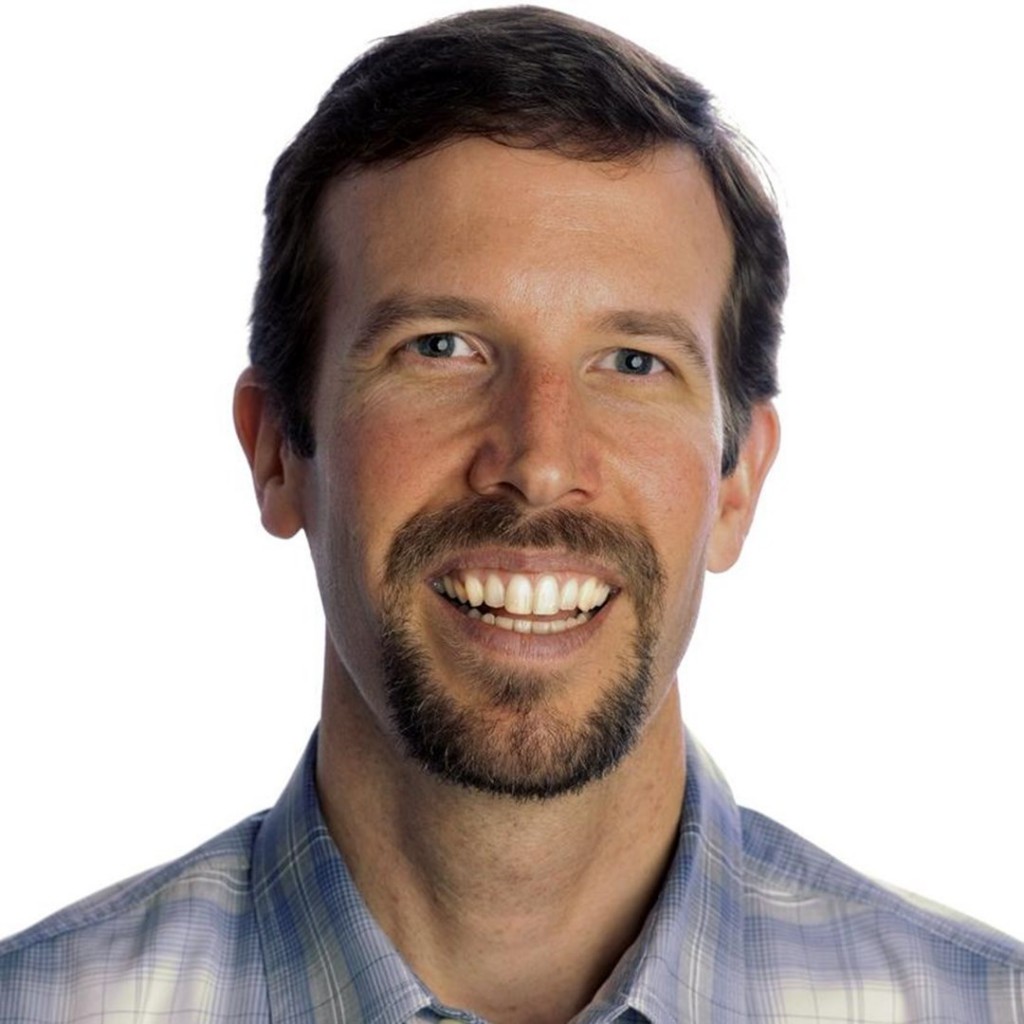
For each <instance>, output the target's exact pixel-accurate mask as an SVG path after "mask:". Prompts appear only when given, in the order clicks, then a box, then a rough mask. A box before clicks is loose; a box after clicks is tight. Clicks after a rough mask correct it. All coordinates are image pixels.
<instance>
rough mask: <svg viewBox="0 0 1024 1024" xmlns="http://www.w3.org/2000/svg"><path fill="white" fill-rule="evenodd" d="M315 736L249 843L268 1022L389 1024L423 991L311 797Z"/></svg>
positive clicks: (424, 999)
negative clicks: (359, 887) (359, 886)
mask: <svg viewBox="0 0 1024 1024" xmlns="http://www.w3.org/2000/svg"><path fill="white" fill-rule="evenodd" d="M315 766H316V733H314V734H313V738H312V739H311V740H310V743H309V746H308V747H307V748H306V753H305V755H304V756H303V759H302V761H301V762H300V763H299V766H298V768H297V769H296V770H295V774H294V775H293V776H292V778H291V781H290V782H289V783H288V785H287V786H286V787H285V790H284V793H282V795H281V798H280V800H278V802H277V804H276V805H275V806H274V808H273V809H272V810H271V811H270V813H269V814H268V815H267V817H266V818H265V819H264V821H263V823H262V825H261V826H260V830H259V834H258V835H257V837H256V841H255V844H254V847H253V862H252V871H253V879H252V882H253V898H254V900H255V906H256V915H257V921H258V927H259V931H260V939H261V942H262V945H263V957H264V963H265V966H266V972H267V988H268V999H269V1003H270V1012H271V1020H272V1021H274V1022H275V1024H280V1022H284V1021H298V1020H301V1021H316V1022H317V1024H319V1022H321V1021H323V1022H331V1024H338V1022H345V1024H397V1022H399V1021H407V1020H409V1019H410V1018H412V1017H413V1016H414V1015H415V1014H416V1013H417V1011H419V1010H420V1009H422V1008H424V1007H426V1006H428V1005H429V1004H430V1001H431V999H430V993H429V992H428V990H427V989H426V987H425V986H424V985H423V984H422V982H420V981H419V979H418V978H417V977H416V976H415V975H414V974H413V972H412V971H411V970H410V969H409V967H408V966H407V965H406V964H405V962H404V961H403V960H402V958H401V956H399V954H398V952H397V950H396V949H395V947H394V946H393V945H392V944H391V942H390V940H389V939H388V938H387V936H386V935H385V934H384V933H383V932H382V931H381V929H380V928H379V927H378V925H377V923H376V922H375V921H374V919H373V917H372V916H371V915H370V912H369V910H368V909H367V907H366V904H365V903H364V902H363V899H362V897H361V896H360V895H359V892H358V891H357V890H356V887H355V884H354V883H353V881H352V878H351V876H350V875H349V872H348V869H347V868H346V866H345V862H344V861H343V860H342V858H341V854H340V853H339V852H338V848H337V847H336V846H335V845H334V841H333V840H332V839H331V836H330V834H329V833H328V831H327V825H326V823H325V822H324V819H323V815H322V814H321V813H320V804H319V800H318V798H317V794H316V784H315V781H314V780H315Z"/></svg>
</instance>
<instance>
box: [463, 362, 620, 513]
mask: <svg viewBox="0 0 1024 1024" xmlns="http://www.w3.org/2000/svg"><path fill="white" fill-rule="evenodd" d="M488 412H489V421H488V422H487V423H486V424H485V425H484V427H483V430H482V432H481V441H480V444H479V446H478V447H477V449H476V450H475V453H474V457H473V462H472V464H471V466H470V470H469V484H470V486H471V487H472V488H473V490H474V491H476V493H478V494H481V495H487V496H499V495H503V496H506V497H512V498H514V499H516V500H518V501H521V502H523V503H525V504H526V505H529V506H532V507H535V508H542V507H545V506H552V505H574V506H579V505H584V504H586V503H588V502H590V501H592V500H593V499H594V497H595V496H596V495H597V493H598V491H599V489H600V465H599V458H598V451H597V449H598V445H597V444H596V438H595V437H594V434H593V431H592V430H591V427H590V422H589V418H588V410H587V408H586V403H585V402H584V400H583V395H582V394H581V386H580V382H579V380H578V378H577V377H576V375H575V374H574V372H573V371H572V370H571V369H568V368H566V369H563V368H560V367H555V366H552V365H546V366H537V367H527V366H522V367H519V368H517V370H516V372H514V373H510V374H509V375H508V377H507V379H506V380H504V381H502V382H501V383H500V384H496V389H495V393H494V400H493V402H492V403H491V405H490V408H489V410H488Z"/></svg>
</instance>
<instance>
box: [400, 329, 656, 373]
mask: <svg viewBox="0 0 1024 1024" xmlns="http://www.w3.org/2000/svg"><path fill="white" fill-rule="evenodd" d="M442 341H446V342H448V344H449V346H450V347H449V348H448V349H447V350H444V349H442V350H441V351H438V350H436V349H433V350H432V349H430V348H428V346H430V345H431V344H435V343H439V342H442ZM460 342H461V344H462V345H463V346H465V348H466V349H467V353H466V354H467V355H476V354H477V353H476V350H475V349H473V348H472V346H470V344H469V342H467V341H466V340H465V338H464V337H463V336H462V335H461V334H459V333H458V332H457V331H431V332H430V333H429V334H421V335H419V336H418V337H416V338H413V339H412V341H409V342H407V343H406V345H405V346H404V348H405V349H406V350H407V351H412V352H415V353H416V354H418V355H419V356H421V357H422V358H424V359H430V360H437V361H439V362H440V361H444V360H447V359H449V358H452V357H453V356H454V355H455V352H454V349H455V347H456V345H457V344H458V343H460ZM609 360H611V361H612V362H613V364H614V367H607V366H603V365H602V364H605V363H607V362H608V361H609ZM637 360H640V361H641V363H642V364H643V366H644V367H645V369H644V370H643V371H641V372H637V371H638V369H639V368H637V367H636V366H635V363H636V362H637ZM631 363H632V364H634V366H633V367H630V364H631ZM597 366H598V368H601V369H611V368H614V369H615V370H616V371H617V372H619V373H621V374H622V375H623V376H624V377H650V376H656V375H658V374H661V373H667V372H669V368H668V366H666V364H665V363H664V362H663V361H662V360H661V359H659V358H658V357H657V356H656V355H653V354H651V353H650V352H644V351H642V350H641V349H635V348H617V349H614V350H613V351H612V352H610V353H609V354H608V355H606V356H604V357H603V358H602V359H601V360H600V362H598V364H597Z"/></svg>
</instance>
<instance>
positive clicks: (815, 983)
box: [0, 738, 1024, 1024]
mask: <svg viewBox="0 0 1024 1024" xmlns="http://www.w3.org/2000/svg"><path fill="white" fill-rule="evenodd" d="M687 750H688V754H687V769H688V778H687V784H686V795H685V800H684V815H683V821H682V824H681V828H680V838H679V847H678V852H677V854H676V858H675V861H674V863H673V865H672V867H671V869H670V872H669V874H668V876H667V878H666V880H665V884H664V888H663V890H662V892H661V895H660V897H659V899H658V902H657V904H656V906H655V908H654V910H653V911H652V912H651V914H650V917H649V918H648V920H647V923H646V925H645V927H644V929H643V932H642V933H641V935H640V937H639V938H638V939H637V941H636V942H635V943H634V945H633V946H632V947H631V948H630V949H629V950H628V951H627V952H626V954H625V955H624V956H623V958H622V960H621V961H620V963H619V965H618V967H617V968H616V969H615V971H614V973H613V974H612V976H611V978H610V979H609V980H608V982H607V983H606V984H605V985H604V986H603V987H602V990H601V993H600V994H599V996H598V997H597V998H596V999H595V1001H594V1002H593V1003H592V1004H591V1005H590V1006H589V1007H588V1008H587V1009H586V1010H584V1011H583V1012H582V1013H581V1014H580V1015H579V1017H578V1018H577V1020H578V1021H579V1022H580V1024H583V1022H585V1024H598V1022H605V1021H613V1020H615V1021H619V1022H621V1024H637V1022H651V1024H669V1022H679V1021H686V1022H692V1024H740V1022H746V1021H750V1022H760V1024H767V1022H782V1021H786V1022H790V1024H798V1022H799V1024H809V1022H822V1024H823V1022H844V1024H854V1022H856V1024H897V1022H901V1024H910V1022H915V1024H926V1022H927V1024H953V1022H956V1024H1024V947H1022V946H1020V945H1019V944H1017V943H1015V942H1013V941H1012V940H1010V939H1007V938H1005V937H1003V936H1001V935H999V934H998V933H996V932H993V931H990V930H989V929H987V928H985V927H983V926H981V925H978V924H975V923H974V922H971V921H969V920H967V919H964V918H961V917H959V916H955V915H953V914H951V913H949V912H948V911H945V910H941V909H938V908H935V907H933V906H930V905H925V904H923V903H922V902H920V901H918V900H916V899H912V898H908V897H907V896H905V895H901V894H897V893H895V892H893V891H891V890H889V889H886V888H883V887H882V886H880V885H878V884H876V883H874V882H872V881H869V880H868V879H866V878H864V877H862V876H861V875H858V874H856V873H855V872H853V871H851V870H850V869H848V868H846V867H844V866H843V865H842V864H840V863H838V862H837V861H835V860H834V859H832V858H831V857H829V856H827V855H826V854H824V853H822V852H821V851H820V850H818V849H816V848H814V847H812V846H811V845H810V844H808V843H806V842H805V841H803V840H802V839H800V838H799V837H798V836H795V835H793V834H792V833H791V832H788V831H786V830H785V829H783V828H782V827H781V826H779V825H777V824H775V823H774V822H772V821H770V820H768V819H767V818H764V817H762V816H761V815H758V814H755V813H753V812H750V811H746V810H740V809H739V808H737V806H736V805H735V803H734V802H733V799H732V796H731V794H730V792H729V789H728V787H727V785H726V784H725V781H724V779H723V778H722V777H721V776H720V774H719V773H718V770H717V768H716V767H715V766H714V764H713V763H712V762H711V761H710V760H709V759H708V757H707V755H706V754H705V753H704V752H703V751H702V750H701V749H700V747H699V746H698V745H697V744H696V742H694V741H693V740H692V738H690V739H689V743H688V746H687ZM314 756H315V744H311V745H310V747H309V749H308V751H307V753H306V756H305V757H304V758H303V761H302V763H301V764H300V766H299V768H298V770H297V771H296V773H295V775H294V776H293V778H292V780H291V782H290V783H289V784H288V787H287V788H286V789H285V791H284V794H283V795H282V797H281V799H280V801H279V802H278V803H277V805H276V806H275V807H274V808H273V809H272V810H271V811H269V812H268V813H265V814H262V815H257V816H256V817H254V818H250V819H248V820H247V821H244V822H242V823H241V824H239V825H237V826H235V828H233V829H230V830H229V831H227V832H225V833H224V834H223V835H221V836H218V837H217V838H215V839H213V840H211V841H210V842H209V843H207V844H206V845H204V846H202V847H201V848H200V849H198V850H196V851H195V852H193V853H190V854H189V855H187V856H186V857H183V858H182V859H181V860H178V861H176V862H174V863H173V864H169V865H167V866H165V867H162V868H157V869H156V870H154V871H151V872H148V873H147V874H144V875H140V876H138V877H137V878H134V879H132V880H130V881H127V882H123V883H121V884H120V885H117V886H114V887H113V888H111V889H108V890H106V891H105V892H101V893H99V894H97V895H96V896H93V897H91V898H90V899H87V900H85V901H84V902H82V903H79V904H77V905H75V906H73V907H70V908H69V909H67V910H64V911H62V912H60V913H58V914H56V915H54V916H53V917H51V918H49V919H48V920H46V921H43V922H42V923H41V924H38V925H36V926H35V927H34V928H32V929H30V930H29V931H27V932H25V933H23V934H22V935H20V936H16V937H14V938H12V939H9V940H7V941H6V942H4V943H0V1022H4V1024H7V1022H11V1024H13V1022H17V1024H42V1022H47V1024H49V1022H56V1021H66V1022H71V1021H75V1022H82V1024H86V1022H89V1024H96V1022H102V1021H117V1022H127V1021H151V1022H154V1024H157V1022H160V1024H172V1022H185V1021H189V1022H193V1021H203V1022H211V1024H212V1022H228V1021H230V1022H232V1024H255V1022H260V1021H274V1022H277V1024H283V1022H289V1024H291V1022H295V1024H297V1022H306V1021H310V1022H321V1021H322V1022H328V1021H330V1022H345V1024H398V1022H404V1021H417V1022H434V1024H437V1022H438V1021H439V1020H442V1019H444V1018H449V1019H451V1018H454V1019H458V1020H460V1021H464V1022H474V1021H477V1020H478V1018H476V1017H474V1015H473V1014H471V1013H468V1012H465V1011H462V1010H459V1009H457V1008H454V1007H449V1006H444V1005H442V1004H441V1003H439V1002H438V1000H437V999H436V998H435V997H434V996H433V995H432V994H431V992H430V990H429V989H428V988H427V987H426V986H425V985H424V984H423V983H422V982H421V981H420V980H419V979H418V978H417V977H416V976H415V975H414V974H413V973H412V971H411V970H410V969H409V968H408V967H407V966H406V965H405V963H404V962H403V961H402V959H401V957H400V956H399V954H398V953H397V952H396V950H395V949H394V947H393V946H392V945H391V943H390V941H389V940H388V939H387V937H386V936H385V935H384V934H383V932H382V931H381V930H380V928H379V927H378V926H377V925H376V923H375V922H374V920H373V918H372V917H371V916H370V914H369V912H368V911H367V909H366V906H365V905H364V904H363V902H362V900H361V898H360V896H359V893H358V892H357V891H356V889H355V886H354V885H353V883H352V880H351V878H350V877H349V874H348V872H347V870H346V868H345V864H344V862H343V861H342V859H341V856H340V855H339V853H338V851H337V849H336V847H335V846H334V843H333V842H332V841H331V838H330V836H329V835H328V832H327V828H326V826H325V824H324V821H323V818H322V817H321V815H320V810H319V806H318V803H317V797H316V791H315V788H314V783H313V766H314Z"/></svg>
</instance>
